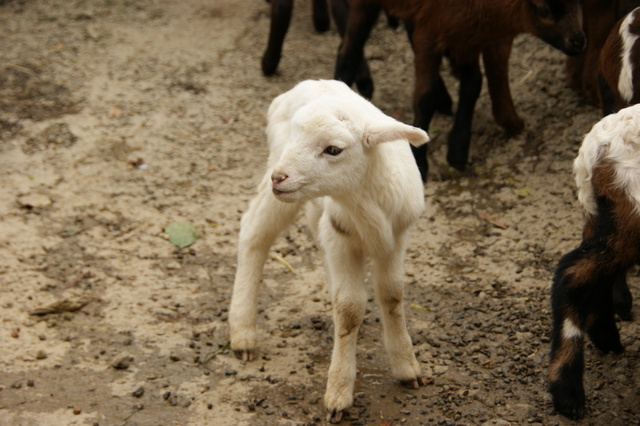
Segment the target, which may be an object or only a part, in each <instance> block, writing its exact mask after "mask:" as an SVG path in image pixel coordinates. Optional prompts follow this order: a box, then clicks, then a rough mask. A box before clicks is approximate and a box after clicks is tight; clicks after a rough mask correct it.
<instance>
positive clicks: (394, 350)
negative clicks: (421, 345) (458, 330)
mask: <svg viewBox="0 0 640 426" xmlns="http://www.w3.org/2000/svg"><path fill="white" fill-rule="evenodd" d="M404 251H405V250H404V249H402V250H398V251H397V252H396V253H394V254H393V255H391V256H390V257H388V258H379V259H375V261H374V269H373V274H372V276H373V281H374V291H375V295H376V300H377V301H378V304H379V306H380V311H381V313H382V325H383V327H384V343H385V348H386V349H387V354H388V355H389V362H390V364H391V372H392V374H393V377H395V378H396V379H398V380H399V381H400V383H402V384H403V385H405V386H407V387H410V388H413V389H417V388H418V387H419V386H421V385H424V383H425V382H424V378H423V377H422V370H421V368H420V364H418V361H417V360H416V356H415V354H414V352H413V344H412V343H411V337H410V336H409V332H408V331H407V325H406V320H405V315H404V304H403V292H404V291H403V287H404V283H403V278H404V268H403V265H402V263H403V261H404Z"/></svg>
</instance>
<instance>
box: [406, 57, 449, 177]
mask: <svg viewBox="0 0 640 426" xmlns="http://www.w3.org/2000/svg"><path fill="white" fill-rule="evenodd" d="M414 53H415V61H414V63H415V72H416V75H415V79H416V83H415V90H414V93H413V125H414V126H416V127H420V128H421V129H423V130H425V131H427V132H428V131H429V125H430V124H431V119H432V118H433V114H435V111H436V107H437V103H438V89H437V87H438V79H439V78H440V76H439V74H438V68H439V67H440V63H441V61H442V58H441V57H440V56H438V55H434V54H433V53H432V52H428V51H424V50H414ZM411 151H412V152H413V156H414V158H415V160H416V164H417V165H418V169H419V170H420V176H421V177H422V181H423V182H426V181H427V174H428V172H429V162H428V160H427V144H424V145H421V146H419V147H414V146H413V145H412V146H411Z"/></svg>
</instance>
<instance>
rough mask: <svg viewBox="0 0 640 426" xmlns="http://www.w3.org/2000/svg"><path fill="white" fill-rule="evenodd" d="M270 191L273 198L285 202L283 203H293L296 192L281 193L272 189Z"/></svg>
mask: <svg viewBox="0 0 640 426" xmlns="http://www.w3.org/2000/svg"><path fill="white" fill-rule="evenodd" d="M271 191H272V192H273V195H275V197H276V198H277V199H278V200H280V201H285V202H293V201H295V198H296V197H295V195H294V194H295V193H296V192H297V191H296V190H293V191H281V190H279V189H275V188H272V189H271Z"/></svg>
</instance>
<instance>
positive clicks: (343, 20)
mask: <svg viewBox="0 0 640 426" xmlns="http://www.w3.org/2000/svg"><path fill="white" fill-rule="evenodd" d="M331 12H332V15H333V20H334V21H335V23H336V27H338V33H339V34H340V38H341V39H344V35H345V33H346V31H347V21H348V19H349V0H331ZM355 84H356V87H357V88H358V92H360V94H361V95H362V96H364V97H365V98H367V99H371V97H372V96H373V90H374V86H373V79H372V78H371V71H369V64H368V63H367V60H366V59H365V58H364V55H363V57H362V60H361V61H360V65H359V66H358V71H357V72H356V76H355Z"/></svg>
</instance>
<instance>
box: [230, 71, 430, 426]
mask: <svg viewBox="0 0 640 426" xmlns="http://www.w3.org/2000/svg"><path fill="white" fill-rule="evenodd" d="M267 139H268V143H269V148H270V155H269V161H268V170H267V172H266V174H265V176H264V178H263V179H262V181H261V183H260V184H259V186H258V195H257V196H256V197H255V198H254V199H253V200H252V201H251V203H250V204H249V209H248V210H247V212H246V213H245V214H244V215H243V217H242V221H241V230H240V238H239V247H238V270H237V273H236V278H235V283H234V287H233V297H232V300H231V307H230V311H229V324H230V337H231V347H232V349H233V350H234V351H235V353H236V355H237V356H238V357H240V358H241V359H243V360H245V361H250V360H252V359H253V358H254V357H255V349H256V316H257V298H258V286H259V283H260V277H261V275H262V270H263V266H264V263H265V261H266V258H267V255H268V251H269V249H270V247H271V245H272V244H273V242H274V240H275V238H276V237H277V236H278V235H279V234H280V233H281V232H282V231H283V230H284V229H285V227H286V226H287V225H289V224H290V223H291V222H293V221H294V219H295V218H296V216H297V213H298V212H299V211H300V209H301V208H302V206H303V205H305V203H307V202H309V203H307V205H308V213H309V215H308V217H309V219H310V220H311V224H310V227H311V228H312V230H313V231H314V234H315V235H316V237H317V239H318V240H319V243H320V245H321V247H322V249H323V250H324V253H325V260H326V262H325V264H326V267H327V275H328V279H329V282H330V292H331V300H332V304H333V320H334V328H335V331H334V336H335V340H334V348H333V354H332V357H331V365H330V368H329V375H328V383H327V390H326V393H325V405H326V408H327V411H328V414H327V419H328V420H329V421H331V422H339V421H340V420H341V419H342V416H343V410H344V409H346V408H348V407H349V406H351V404H352V402H353V386H354V382H355V377H356V359H355V356H356V338H357V335H358V330H359V328H360V325H361V323H362V320H363V317H364V313H365V305H366V301H367V296H366V291H365V286H364V281H365V260H366V259H367V257H369V258H371V260H372V263H373V273H372V277H373V286H374V291H375V296H376V299H377V301H378V303H379V305H380V309H381V312H382V320H383V321H382V322H383V327H384V336H385V338H384V342H385V346H386V349H387V353H388V356H389V359H390V363H391V368H392V373H393V376H394V377H395V378H397V379H398V380H400V381H401V382H402V383H403V384H405V385H407V386H410V387H414V388H417V387H419V386H420V385H422V384H424V382H423V378H422V375H421V370H420V365H419V364H418V362H417V360H416V357H415V355H414V353H413V346H412V343H411V338H410V337H409V333H408V332H407V328H406V324H405V317H404V309H403V303H402V298H403V277H404V270H403V261H404V255H405V251H406V246H407V240H408V232H409V229H410V228H411V226H412V225H413V224H414V223H415V222H416V220H417V219H418V217H419V216H420V214H421V213H422V211H423V209H424V188H423V184H422V181H421V178H420V173H419V172H418V168H417V166H416V164H415V160H414V159H413V155H412V153H411V149H410V147H409V144H408V143H407V141H409V142H410V143H411V144H413V145H416V146H418V145H421V144H423V143H425V142H427V141H428V140H429V137H428V136H427V134H426V133H425V132H424V131H423V130H421V129H418V128H415V127H412V126H409V125H406V124H403V123H400V122H398V121H396V120H394V119H393V118H391V117H388V116H387V115H385V114H384V113H382V112H381V111H380V110H379V109H377V108H376V107H375V106H373V104H371V103H370V102H368V101H366V100H365V99H364V98H362V97H360V96H359V95H357V94H356V93H355V92H353V91H352V90H351V89H350V88H349V87H347V86H346V85H345V84H344V83H341V82H338V81H332V80H320V81H311V80H308V81H304V82H302V83H299V84H298V85H297V86H295V87H294V88H293V89H291V90H290V91H288V92H286V93H284V94H282V95H280V96H278V97H277V98H275V99H274V101H273V102H272V103H271V106H270V107H269V111H268V125H267Z"/></svg>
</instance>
